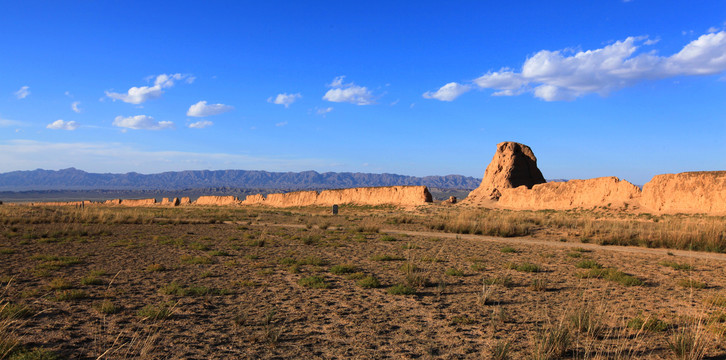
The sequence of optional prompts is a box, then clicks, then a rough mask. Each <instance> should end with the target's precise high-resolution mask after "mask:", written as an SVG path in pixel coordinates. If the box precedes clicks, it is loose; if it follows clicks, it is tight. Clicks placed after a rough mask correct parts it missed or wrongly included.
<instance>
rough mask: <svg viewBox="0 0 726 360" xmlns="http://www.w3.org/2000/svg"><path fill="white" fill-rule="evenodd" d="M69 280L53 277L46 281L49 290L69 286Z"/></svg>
mask: <svg viewBox="0 0 726 360" xmlns="http://www.w3.org/2000/svg"><path fill="white" fill-rule="evenodd" d="M71 286H72V285H71V282H70V281H68V280H67V279H64V278H55V279H53V280H51V281H50V282H49V283H48V287H49V288H50V289H51V290H64V289H69V288H70V287H71Z"/></svg>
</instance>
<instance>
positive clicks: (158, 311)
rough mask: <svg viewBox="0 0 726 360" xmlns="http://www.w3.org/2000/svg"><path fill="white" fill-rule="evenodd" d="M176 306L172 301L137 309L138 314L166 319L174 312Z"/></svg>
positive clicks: (153, 318) (145, 317)
mask: <svg viewBox="0 0 726 360" xmlns="http://www.w3.org/2000/svg"><path fill="white" fill-rule="evenodd" d="M174 306H175V305H173V304H171V303H161V304H156V305H154V304H149V305H146V306H144V307H143V308H141V309H140V310H139V311H137V312H136V315H137V316H139V317H142V318H144V319H149V320H164V319H167V318H168V317H170V316H171V314H172V313H173V312H174Z"/></svg>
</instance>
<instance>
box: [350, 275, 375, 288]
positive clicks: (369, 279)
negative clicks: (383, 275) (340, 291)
mask: <svg viewBox="0 0 726 360" xmlns="http://www.w3.org/2000/svg"><path fill="white" fill-rule="evenodd" d="M355 284H356V285H358V286H360V287H362V288H364V289H374V288H379V287H381V283H380V281H378V278H376V277H375V276H372V275H369V276H366V277H363V278H361V279H359V280H358V281H356V283H355Z"/></svg>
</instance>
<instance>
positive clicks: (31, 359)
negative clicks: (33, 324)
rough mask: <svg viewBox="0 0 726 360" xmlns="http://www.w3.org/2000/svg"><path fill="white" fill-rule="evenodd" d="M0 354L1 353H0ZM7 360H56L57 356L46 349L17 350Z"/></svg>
mask: <svg viewBox="0 0 726 360" xmlns="http://www.w3.org/2000/svg"><path fill="white" fill-rule="evenodd" d="M0 354H2V353H0ZM8 359H9V360H56V359H58V355H56V354H55V353H54V352H52V351H50V350H46V349H41V348H35V349H25V348H19V349H17V350H16V351H14V352H13V353H12V355H10V357H9V358H8Z"/></svg>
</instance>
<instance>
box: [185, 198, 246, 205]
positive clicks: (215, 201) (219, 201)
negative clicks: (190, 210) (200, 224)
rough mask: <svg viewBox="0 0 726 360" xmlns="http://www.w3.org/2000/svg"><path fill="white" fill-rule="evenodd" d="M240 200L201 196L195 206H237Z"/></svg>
mask: <svg viewBox="0 0 726 360" xmlns="http://www.w3.org/2000/svg"><path fill="white" fill-rule="evenodd" d="M238 203H239V200H237V197H235V196H200V197H199V198H198V199H197V200H196V201H194V205H235V204H238Z"/></svg>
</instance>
